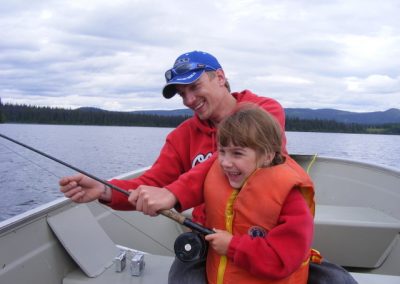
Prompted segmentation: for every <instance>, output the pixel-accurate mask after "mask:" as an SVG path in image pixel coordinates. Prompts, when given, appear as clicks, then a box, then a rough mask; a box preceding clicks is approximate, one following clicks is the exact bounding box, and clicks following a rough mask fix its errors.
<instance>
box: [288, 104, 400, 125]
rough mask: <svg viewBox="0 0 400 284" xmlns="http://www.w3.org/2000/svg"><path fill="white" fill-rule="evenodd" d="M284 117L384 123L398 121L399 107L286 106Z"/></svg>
mask: <svg viewBox="0 0 400 284" xmlns="http://www.w3.org/2000/svg"><path fill="white" fill-rule="evenodd" d="M285 113H286V117H291V118H295V117H297V118H299V119H319V120H334V121H337V122H342V123H358V124H385V123H400V109H395V108H391V109H388V110H386V111H374V112H350V111H343V110H336V109H315V110H314V109H308V108H287V109H285Z"/></svg>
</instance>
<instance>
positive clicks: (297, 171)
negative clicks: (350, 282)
mask: <svg viewBox="0 0 400 284" xmlns="http://www.w3.org/2000/svg"><path fill="white" fill-rule="evenodd" d="M293 188H298V189H299V190H300V192H302V194H303V196H304V197H305V199H306V202H307V204H308V205H309V207H310V210H311V212H312V214H314V188H313V183H312V181H311V180H310V178H309V177H308V175H307V174H306V173H305V172H304V170H303V169H302V168H301V167H300V166H299V165H298V164H297V163H296V162H295V161H294V160H292V159H291V158H290V157H287V159H286V161H285V163H284V164H281V165H278V166H273V167H268V168H261V169H258V170H256V171H255V172H254V173H253V174H252V175H251V176H250V177H249V178H248V179H247V181H246V183H245V184H244V186H243V187H242V189H241V190H240V191H239V190H237V189H233V188H232V187H231V186H230V184H229V181H228V179H227V178H226V177H225V175H224V173H223V171H222V169H221V167H220V165H219V163H218V161H217V160H216V161H215V162H214V164H213V165H212V167H211V169H210V171H209V173H208V175H207V177H206V180H205V184H204V198H205V204H206V214H207V227H209V228H220V229H222V228H225V230H227V231H228V232H231V233H232V232H233V233H234V234H239V235H244V234H247V233H248V230H249V228H250V227H253V226H257V227H261V228H263V229H265V230H266V231H269V230H270V229H272V228H273V227H275V226H276V225H277V221H278V218H279V215H280V212H281V208H282V205H283V203H284V202H285V200H286V197H287V195H288V194H289V192H290V191H291V190H292V189H293ZM239 192H240V194H239ZM224 205H225V206H224ZM260 216H262V218H260ZM233 219H234V222H233ZM308 258H309V256H307V258H306V259H305V260H304V262H303V264H302V265H301V266H300V267H299V268H298V269H297V270H296V271H295V272H294V273H292V274H291V275H290V276H288V277H286V278H284V279H281V280H269V279H266V278H260V277H257V276H254V275H252V274H250V273H249V272H247V271H246V270H244V269H242V268H240V267H238V266H236V265H234V264H233V263H232V262H231V261H230V260H229V259H228V258H227V257H226V256H220V255H218V254H217V253H216V252H215V251H214V250H213V249H211V248H210V249H209V250H208V255H207V278H208V283H218V284H222V283H246V284H247V283H279V284H281V283H285V284H288V283H290V284H291V283H307V278H308V266H309V265H308V263H309V262H308Z"/></svg>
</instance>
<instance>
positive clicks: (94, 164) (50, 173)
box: [0, 124, 400, 221]
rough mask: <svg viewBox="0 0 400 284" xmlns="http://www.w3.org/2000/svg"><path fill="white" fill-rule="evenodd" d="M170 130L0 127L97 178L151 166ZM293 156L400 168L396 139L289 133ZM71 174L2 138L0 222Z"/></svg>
mask: <svg viewBox="0 0 400 284" xmlns="http://www.w3.org/2000/svg"><path fill="white" fill-rule="evenodd" d="M171 130H172V128H156V127H115V126H112V127H109V126H69V125H68V126H67V125H31V124H29V125H28V124H0V133H2V134H3V135H6V136H9V137H10V138H13V139H15V140H17V141H20V142H22V143H24V144H27V145H29V146H31V147H33V148H36V149H38V150H40V151H42V152H45V153H47V154H49V155H51V156H54V157H56V158H58V159H59V160H62V161H64V162H67V163H69V164H71V165H73V166H75V167H77V168H80V169H82V170H84V171H87V172H89V173H91V174H93V175H95V176H97V177H100V178H105V179H107V178H111V177H113V176H116V175H119V174H122V173H125V172H128V171H132V170H135V169H139V168H143V167H146V166H149V165H151V164H152V163H153V161H154V160H155V159H156V158H157V156H158V154H159V151H160V149H161V147H162V145H163V144H164V141H165V138H166V135H167V134H168V133H169V132H170V131H171ZM287 138H288V150H289V152H290V153H296V154H316V153H317V154H319V155H321V156H330V157H340V158H346V159H355V160H359V161H366V162H373V163H376V164H380V165H384V166H388V167H391V168H395V169H400V136H399V135H397V136H389V135H367V134H341V133H313V132H288V133H287ZM72 173H74V171H72V170H70V169H68V168H66V167H65V166H62V165H59V164H57V163H56V162H54V161H51V160H49V159H47V158H45V157H42V156H40V155H38V154H36V153H34V152H32V151H30V150H28V149H25V148H23V147H21V146H19V145H16V144H14V143H12V142H9V141H7V140H5V139H3V138H0V189H1V199H0V221H1V220H4V219H7V218H10V217H12V216H14V215H17V214H19V213H22V212H24V211H26V210H29V209H32V208H34V207H37V206H38V205H41V204H44V203H46V202H49V201H52V200H54V199H56V198H58V197H61V196H62V194H60V192H59V189H58V180H59V178H60V177H61V176H65V175H70V174H72Z"/></svg>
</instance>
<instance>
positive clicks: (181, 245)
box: [174, 232, 207, 262]
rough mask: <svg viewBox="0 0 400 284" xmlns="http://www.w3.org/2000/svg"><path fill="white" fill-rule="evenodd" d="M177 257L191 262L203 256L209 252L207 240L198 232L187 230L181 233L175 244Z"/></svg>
mask: <svg viewBox="0 0 400 284" xmlns="http://www.w3.org/2000/svg"><path fill="white" fill-rule="evenodd" d="M174 250H175V255H176V257H177V258H178V259H179V260H181V261H182V262H190V261H195V260H199V259H201V258H203V257H204V256H205V255H206V253H207V242H206V240H205V239H204V236H203V235H202V234H200V233H197V232H186V233H183V234H181V235H179V236H178V237H177V238H176V240H175V244H174Z"/></svg>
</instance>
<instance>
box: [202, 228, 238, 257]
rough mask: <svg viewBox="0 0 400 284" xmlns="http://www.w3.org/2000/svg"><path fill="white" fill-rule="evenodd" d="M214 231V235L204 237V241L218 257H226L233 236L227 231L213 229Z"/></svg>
mask: <svg viewBox="0 0 400 284" xmlns="http://www.w3.org/2000/svg"><path fill="white" fill-rule="evenodd" d="M214 231H215V233H214V234H210V235H207V236H205V239H206V241H208V242H209V243H210V246H211V247H212V248H213V249H214V250H215V251H216V252H217V253H218V254H219V255H226V254H227V253H228V247H229V243H230V242H231V240H232V237H233V236H232V234H230V233H228V232H227V231H223V230H218V229H214Z"/></svg>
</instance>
